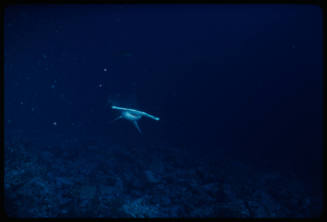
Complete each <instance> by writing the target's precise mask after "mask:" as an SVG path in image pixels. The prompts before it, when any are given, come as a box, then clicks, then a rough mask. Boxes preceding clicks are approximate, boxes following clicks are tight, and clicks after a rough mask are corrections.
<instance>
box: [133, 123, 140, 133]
mask: <svg viewBox="0 0 327 222" xmlns="http://www.w3.org/2000/svg"><path fill="white" fill-rule="evenodd" d="M133 124H134V126H135V127H136V129H137V131H139V133H140V134H142V132H141V129H140V127H139V124H138V123H137V120H134V121H133Z"/></svg>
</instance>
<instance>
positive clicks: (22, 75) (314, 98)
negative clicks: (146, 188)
mask: <svg viewBox="0 0 327 222" xmlns="http://www.w3.org/2000/svg"><path fill="white" fill-rule="evenodd" d="M321 25H322V21H321V10H320V8H319V7H315V6H310V5H309V6H308V5H192V4H189V5H123V6H122V5H42V6H40V5H29V6H22V5H17V6H10V7H8V8H7V9H6V10H5V51H4V55H5V57H4V58H5V130H6V132H10V131H11V130H18V129H22V130H25V131H26V132H27V133H28V132H33V130H41V131H42V133H43V134H44V135H45V134H50V135H51V134H54V133H63V134H65V135H68V136H73V135H75V136H80V137H85V136H90V135H102V136H106V137H108V138H111V139H112V140H113V141H116V142H119V141H121V143H130V144H135V143H137V144H160V145H163V144H164V145H167V146H175V147H184V148H187V149H189V150H190V152H194V153H195V154H196V153H197V152H198V153H208V154H210V155H209V156H211V157H213V158H215V155H218V154H217V150H220V149H225V150H226V152H230V153H233V154H234V155H235V157H238V158H242V159H243V160H245V161H248V162H251V163H253V164H255V165H257V167H258V168H264V167H272V168H274V169H278V170H280V171H281V172H283V171H287V170H289V169H292V170H294V171H295V172H296V173H297V174H298V176H299V177H301V178H302V179H303V181H304V182H306V183H308V184H309V185H312V186H313V187H315V188H316V187H320V183H321V166H322V155H321V154H322V142H321V140H322V28H321ZM104 69H107V71H104ZM54 81H56V82H55V83H54ZM52 84H54V85H55V88H51V85H52ZM99 84H102V85H103V87H99ZM117 94H119V95H117ZM108 98H116V100H118V102H119V100H120V102H121V103H125V104H127V105H128V104H130V106H131V107H134V108H137V109H140V110H143V111H146V112H149V113H150V114H153V115H156V116H159V117H160V118H161V120H160V121H159V122H155V121H152V120H149V119H144V120H143V119H142V120H141V121H140V127H141V129H142V131H143V135H142V136H140V135H139V134H138V132H137V131H136V129H135V128H134V126H132V125H131V124H130V123H129V122H127V121H126V122H124V121H121V122H119V123H118V122H115V123H112V124H108V122H110V121H111V120H112V119H114V118H115V117H116V116H117V115H118V113H116V112H115V111H113V110H111V109H110V106H109V105H108V103H107V100H108ZM21 101H22V102H23V104H20V102H21ZM126 101H127V102H126ZM33 107H34V111H32V108H33ZM8 120H9V121H10V122H8ZM53 122H57V126H54V125H53V124H52V123H53ZM72 124H74V125H72ZM40 137H42V134H40Z"/></svg>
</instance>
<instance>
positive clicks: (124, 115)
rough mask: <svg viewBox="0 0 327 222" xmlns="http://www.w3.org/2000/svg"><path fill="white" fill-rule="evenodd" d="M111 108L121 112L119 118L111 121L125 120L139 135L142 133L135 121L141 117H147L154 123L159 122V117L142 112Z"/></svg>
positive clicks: (117, 107)
mask: <svg viewBox="0 0 327 222" xmlns="http://www.w3.org/2000/svg"><path fill="white" fill-rule="evenodd" d="M111 108H112V109H116V110H120V111H121V114H120V116H118V117H117V118H116V119H114V120H113V121H115V120H118V119H127V120H129V121H131V122H132V123H133V124H134V126H135V127H136V129H137V131H139V133H142V132H141V129H140V127H139V125H138V122H137V121H138V120H139V119H141V118H142V117H143V116H145V117H148V118H150V119H154V120H156V121H159V120H160V118H159V117H155V116H153V115H150V114H148V113H146V112H142V111H139V110H135V109H129V108H123V107H119V106H112V107H111Z"/></svg>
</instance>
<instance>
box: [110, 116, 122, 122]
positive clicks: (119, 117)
mask: <svg viewBox="0 0 327 222" xmlns="http://www.w3.org/2000/svg"><path fill="white" fill-rule="evenodd" d="M121 118H123V116H122V115H120V116H118V117H117V118H115V119H113V120H111V121H110V123H112V122H114V121H116V120H119V119H121Z"/></svg>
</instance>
